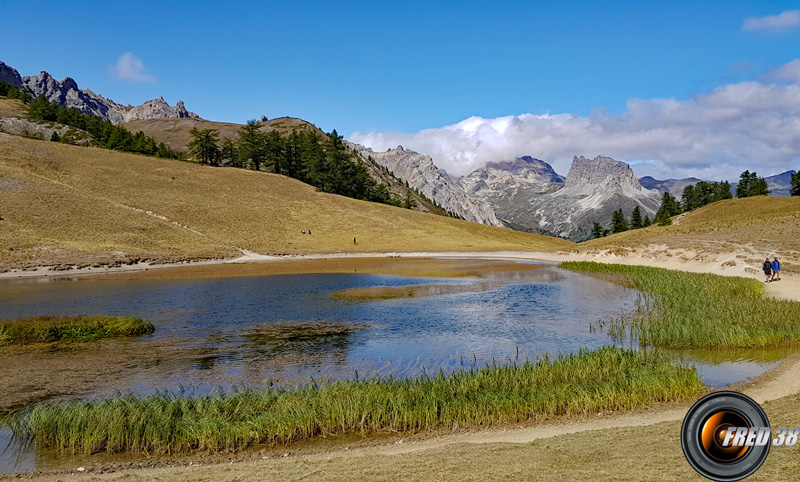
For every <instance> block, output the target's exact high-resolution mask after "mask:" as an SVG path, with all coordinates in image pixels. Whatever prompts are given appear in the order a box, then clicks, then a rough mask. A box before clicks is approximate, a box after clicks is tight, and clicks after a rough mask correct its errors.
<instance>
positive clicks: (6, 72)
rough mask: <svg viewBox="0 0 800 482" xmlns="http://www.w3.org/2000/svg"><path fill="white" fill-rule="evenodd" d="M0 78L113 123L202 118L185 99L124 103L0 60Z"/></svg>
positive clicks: (73, 83) (37, 94)
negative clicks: (19, 69)
mask: <svg viewBox="0 0 800 482" xmlns="http://www.w3.org/2000/svg"><path fill="white" fill-rule="evenodd" d="M0 81H3V82H6V83H8V84H11V85H14V86H16V87H19V88H21V89H25V90H27V91H28V92H30V93H31V94H32V95H34V96H35V97H39V96H44V97H45V98H46V99H47V100H49V101H50V102H57V103H59V104H60V105H66V106H67V107H73V108H75V109H77V110H79V111H81V112H83V113H84V114H91V115H95V116H98V117H102V118H103V119H106V120H108V121H111V123H113V124H121V123H123V122H128V121H133V120H140V119H162V118H173V117H175V118H184V117H194V118H199V117H200V116H198V115H197V114H195V113H194V112H189V111H188V110H186V106H184V105H183V102H181V101H178V103H177V104H175V106H174V107H172V106H170V105H169V104H168V103H167V102H166V101H165V100H164V98H163V97H159V98H157V99H153V100H149V101H147V102H145V103H144V104H142V105H137V106H131V105H122V104H118V103H116V102H114V101H113V100H111V99H106V98H104V97H103V96H102V95H99V94H95V93H94V92H92V91H91V90H89V89H83V90H81V89H79V88H78V84H77V82H75V80H74V79H72V78H70V77H66V78H65V79H64V80H61V81H59V80H56V79H54V78H53V76H52V75H50V74H48V73H47V72H42V73H40V74H39V75H36V76H32V77H30V76H26V77H20V75H19V72H17V70H16V69H14V68H12V67H9V66H8V65H6V64H5V63H3V62H0Z"/></svg>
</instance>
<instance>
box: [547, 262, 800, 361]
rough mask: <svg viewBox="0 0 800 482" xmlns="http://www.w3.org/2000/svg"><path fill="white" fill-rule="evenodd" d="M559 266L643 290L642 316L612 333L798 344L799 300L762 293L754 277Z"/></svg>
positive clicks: (699, 343)
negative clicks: (615, 278) (614, 278)
mask: <svg viewBox="0 0 800 482" xmlns="http://www.w3.org/2000/svg"><path fill="white" fill-rule="evenodd" d="M560 266H561V267H562V268H566V269H570V270H574V271H583V272H589V273H600V274H604V275H612V276H615V277H618V279H620V280H622V281H623V282H624V283H625V284H626V285H627V286H630V287H632V288H636V289H638V290H640V291H642V292H643V293H644V294H645V298H646V299H645V300H644V303H643V304H642V307H641V308H642V311H643V313H641V316H636V317H623V318H621V319H620V320H617V321H616V322H613V323H611V326H610V327H609V332H610V333H612V334H616V335H617V336H619V335H623V334H624V335H628V336H632V337H634V338H635V337H638V339H639V342H640V343H641V344H643V345H652V346H662V347H676V348H678V347H720V348H728V347H763V346H770V345H777V344H781V343H795V342H800V303H797V302H794V301H787V300H775V299H770V298H765V297H764V287H763V285H762V283H761V282H759V281H757V280H754V279H747V278H740V277H732V276H719V275H714V274H701V273H688V272H685V271H672V270H667V269H662V268H650V267H644V266H622V265H615V264H602V263H591V262H567V263H562V264H561V265H560Z"/></svg>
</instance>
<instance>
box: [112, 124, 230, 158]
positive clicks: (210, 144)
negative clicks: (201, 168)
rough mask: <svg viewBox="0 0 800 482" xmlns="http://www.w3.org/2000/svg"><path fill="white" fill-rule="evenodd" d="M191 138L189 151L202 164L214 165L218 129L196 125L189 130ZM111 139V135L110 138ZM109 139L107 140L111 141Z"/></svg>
mask: <svg viewBox="0 0 800 482" xmlns="http://www.w3.org/2000/svg"><path fill="white" fill-rule="evenodd" d="M189 135H191V136H192V140H191V141H189V143H188V144H186V147H188V148H189V152H190V153H191V154H192V155H193V156H194V157H195V159H198V160H199V161H200V162H202V163H203V164H212V165H215V164H217V163H218V161H219V148H218V147H217V139H218V138H219V131H217V130H214V129H203V130H198V129H197V128H196V127H195V128H193V129H192V130H191V131H189ZM111 139H113V136H112V138H111ZM111 139H109V142H111Z"/></svg>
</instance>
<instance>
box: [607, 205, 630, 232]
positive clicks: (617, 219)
mask: <svg viewBox="0 0 800 482" xmlns="http://www.w3.org/2000/svg"><path fill="white" fill-rule="evenodd" d="M611 224H612V228H611V231H612V232H613V233H614V234H616V233H621V232H623V231H627V230H628V222H627V221H626V220H625V215H624V214H622V208H619V209H618V210H616V211H614V215H613V216H612V218H611Z"/></svg>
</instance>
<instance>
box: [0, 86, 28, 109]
mask: <svg viewBox="0 0 800 482" xmlns="http://www.w3.org/2000/svg"><path fill="white" fill-rule="evenodd" d="M0 96H3V97H8V98H9V99H19V100H21V101H22V103H23V104H27V103H29V102H30V101H31V100H33V96H32V95H31V94H30V93H28V92H26V91H24V90H22V89H20V88H19V87H17V86H14V85H11V84H7V83H5V82H0Z"/></svg>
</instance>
